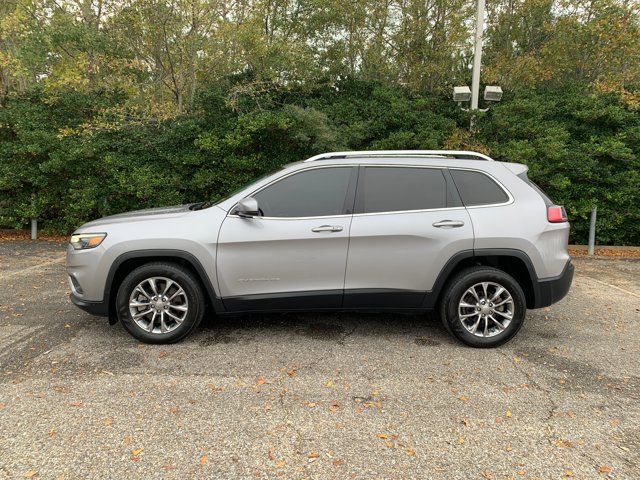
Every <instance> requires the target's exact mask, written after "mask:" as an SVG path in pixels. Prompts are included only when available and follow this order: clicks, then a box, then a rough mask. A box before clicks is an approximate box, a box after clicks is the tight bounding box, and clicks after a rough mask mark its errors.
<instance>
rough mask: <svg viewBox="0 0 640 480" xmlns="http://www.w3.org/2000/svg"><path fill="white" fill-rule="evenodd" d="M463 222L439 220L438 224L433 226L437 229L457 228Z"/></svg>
mask: <svg viewBox="0 0 640 480" xmlns="http://www.w3.org/2000/svg"><path fill="white" fill-rule="evenodd" d="M463 225H464V222H463V221H461V220H440V221H439V222H435V223H434V224H433V226H434V227H438V228H458V227H462V226H463Z"/></svg>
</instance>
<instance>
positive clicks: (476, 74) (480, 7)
mask: <svg viewBox="0 0 640 480" xmlns="http://www.w3.org/2000/svg"><path fill="white" fill-rule="evenodd" d="M483 31H484V0H478V3H477V8H476V41H475V47H474V49H473V72H472V74H471V110H477V109H478V95H479V93H480V67H481V65H482V33H483ZM471 118H473V116H472V117H471ZM472 124H473V121H472Z"/></svg>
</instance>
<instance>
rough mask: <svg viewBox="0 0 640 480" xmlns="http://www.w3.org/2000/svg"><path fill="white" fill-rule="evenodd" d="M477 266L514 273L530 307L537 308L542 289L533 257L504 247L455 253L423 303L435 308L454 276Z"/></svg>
mask: <svg viewBox="0 0 640 480" xmlns="http://www.w3.org/2000/svg"><path fill="white" fill-rule="evenodd" d="M473 266H489V267H495V268H498V269H500V270H502V271H504V272H506V273H508V274H509V275H511V276H512V277H513V278H514V279H515V280H516V281H517V282H518V284H519V285H520V287H521V288H522V291H523V292H524V294H525V299H526V302H527V308H535V305H536V302H537V299H538V297H539V292H538V290H539V289H538V277H537V275H536V272H535V268H534V266H533V263H532V262H531V259H530V258H529V256H528V255H527V254H526V253H525V252H523V251H522V250H516V249H504V248H486V249H478V250H465V251H462V252H458V253H457V254H456V255H454V256H453V257H451V258H450V259H449V261H448V262H447V263H446V264H445V266H444V267H443V269H442V270H441V272H440V274H439V275H438V278H437V279H436V281H435V283H434V285H433V289H432V290H431V292H429V294H427V296H426V298H425V304H424V305H423V306H424V307H426V308H435V306H436V305H437V304H438V302H439V301H440V297H441V295H442V292H443V291H444V290H445V289H444V287H445V285H446V284H447V283H448V282H449V281H450V280H451V278H453V276H454V275H455V274H456V273H458V272H459V271H461V270H463V269H465V268H468V267H473Z"/></svg>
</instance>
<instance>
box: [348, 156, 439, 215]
mask: <svg viewBox="0 0 640 480" xmlns="http://www.w3.org/2000/svg"><path fill="white" fill-rule="evenodd" d="M361 175H364V178H363V180H362V182H361V183H360V186H359V187H358V188H361V189H362V195H361V196H360V208H359V211H361V212H363V213H375V212H397V211H404V210H424V209H429V208H444V207H446V206H447V184H446V181H445V178H444V175H443V174H442V171H440V170H438V169H434V168H408V167H366V168H365V169H364V171H363V172H362V173H361ZM359 195H360V194H359Z"/></svg>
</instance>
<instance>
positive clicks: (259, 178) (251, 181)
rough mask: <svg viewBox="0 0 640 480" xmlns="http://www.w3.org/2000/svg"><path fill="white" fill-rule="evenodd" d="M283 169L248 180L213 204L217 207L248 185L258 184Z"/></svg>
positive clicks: (279, 168)
mask: <svg viewBox="0 0 640 480" xmlns="http://www.w3.org/2000/svg"><path fill="white" fill-rule="evenodd" d="M283 168H284V167H278V168H276V169H274V170H271V171H269V172H268V173H265V174H264V175H261V176H259V177H258V178H254V179H252V180H249V181H248V182H245V183H244V184H242V185H241V186H240V187H238V188H236V189H235V190H233V191H232V192H231V193H229V194H228V195H225V196H224V197H221V198H219V199H218V200H214V201H215V204H216V205H217V204H218V203H222V202H224V201H225V200H227V199H228V198H231V197H233V196H234V195H235V194H237V193H239V192H241V191H242V190H244V189H245V188H247V187H248V186H250V185H253V184H254V183H257V182H259V181H260V180H263V179H265V178H267V177H269V176H271V175H273V174H274V173H276V172H278V171H280V170H282V169H283Z"/></svg>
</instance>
